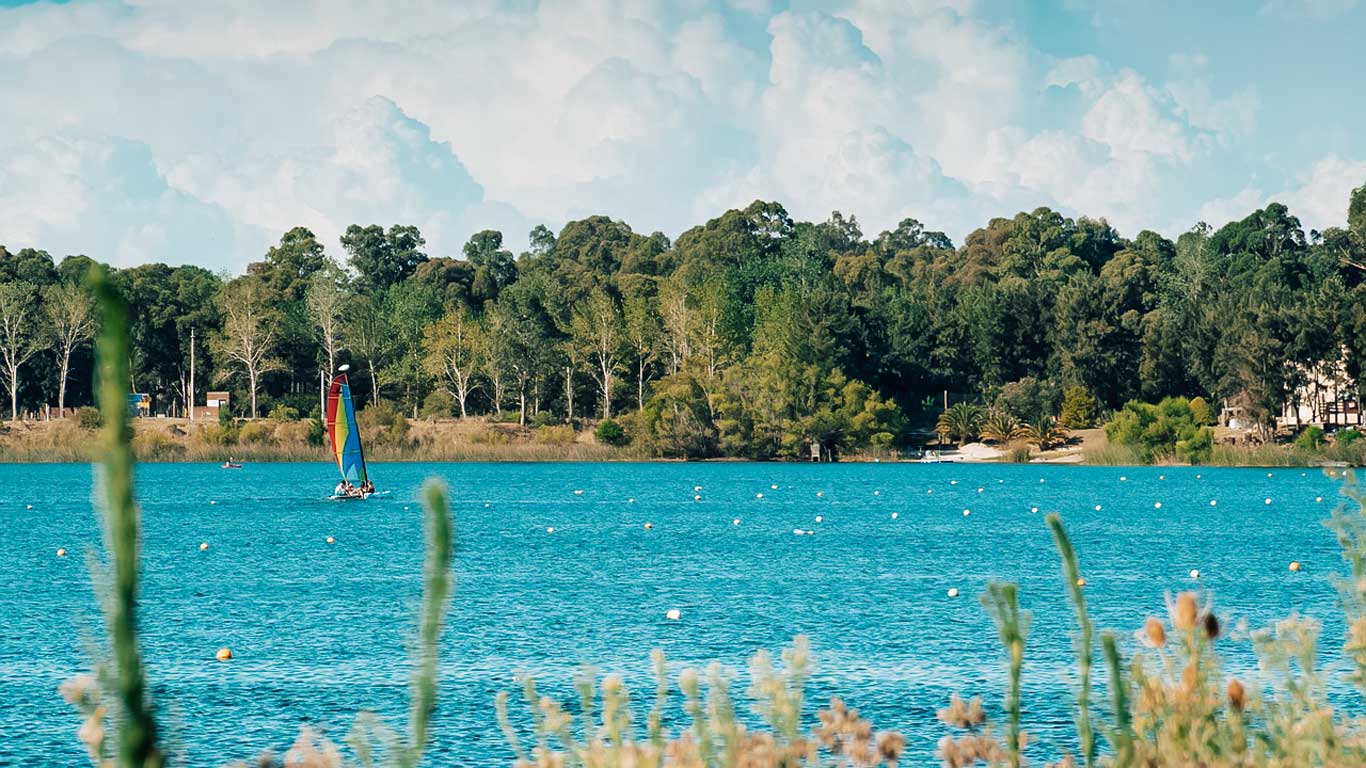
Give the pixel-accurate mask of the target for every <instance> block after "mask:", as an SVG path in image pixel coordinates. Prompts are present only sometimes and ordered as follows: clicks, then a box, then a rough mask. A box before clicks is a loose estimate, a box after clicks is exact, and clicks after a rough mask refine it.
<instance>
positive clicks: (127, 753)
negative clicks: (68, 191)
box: [93, 274, 164, 768]
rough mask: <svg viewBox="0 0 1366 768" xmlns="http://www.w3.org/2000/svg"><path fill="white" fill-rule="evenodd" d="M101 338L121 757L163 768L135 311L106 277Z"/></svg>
mask: <svg viewBox="0 0 1366 768" xmlns="http://www.w3.org/2000/svg"><path fill="white" fill-rule="evenodd" d="M93 287H94V291H95V296H96V298H97V299H98V301H99V308H100V320H101V331H100V335H99V339H98V340H97V341H96V344H95V354H96V358H97V360H98V364H99V401H100V410H101V411H102V413H103V415H104V444H105V445H104V448H105V459H104V491H105V504H104V507H105V509H104V514H105V535H106V537H107V538H108V546H109V553H110V557H112V558H113V561H114V568H113V589H112V595H111V599H109V600H107V601H105V622H106V623H107V625H108V629H109V636H110V639H111V645H112V651H113V662H114V680H115V688H116V693H117V698H118V702H119V705H120V709H121V715H122V717H121V718H120V721H119V724H118V746H117V750H116V754H117V756H118V765H119V766H120V767H121V768H159V766H161V765H162V763H163V762H164V760H163V757H162V754H161V750H160V748H159V747H158V746H157V724H156V718H155V716H154V715H153V713H152V706H151V703H150V702H149V700H148V696H147V680H146V674H145V672H144V670H143V664H142V654H141V652H140V651H139V649H138V624H137V599H138V570H139V568H138V557H139V552H138V548H139V544H140V539H141V520H140V515H139V511H138V507H137V504H136V503H135V502H134V500H133V449H132V447H131V445H130V444H129V440H128V415H127V410H126V409H127V403H128V397H127V391H126V390H125V388H124V383H125V382H127V381H128V326H127V324H128V307H127V305H126V304H125V303H124V301H123V297H121V296H120V295H119V294H118V291H116V290H115V289H114V287H113V286H112V285H110V284H109V281H108V278H107V277H106V276H105V275H104V274H99V275H97V276H96V277H95V279H94V286H93Z"/></svg>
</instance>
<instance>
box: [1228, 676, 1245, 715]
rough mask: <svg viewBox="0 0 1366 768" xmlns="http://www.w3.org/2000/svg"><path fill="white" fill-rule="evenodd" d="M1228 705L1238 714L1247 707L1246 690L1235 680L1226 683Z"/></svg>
mask: <svg viewBox="0 0 1366 768" xmlns="http://www.w3.org/2000/svg"><path fill="white" fill-rule="evenodd" d="M1228 705H1229V706H1230V707H1233V708H1234V709H1236V710H1237V711H1239V712H1242V711H1243V707H1245V706H1247V689H1246V688H1244V687H1243V684H1242V683H1240V682H1238V681H1237V680H1230V681H1228Z"/></svg>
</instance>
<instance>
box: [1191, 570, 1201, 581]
mask: <svg viewBox="0 0 1366 768" xmlns="http://www.w3.org/2000/svg"><path fill="white" fill-rule="evenodd" d="M1191 578H1192V579H1198V578H1200V569H1199V568H1192V569H1191Z"/></svg>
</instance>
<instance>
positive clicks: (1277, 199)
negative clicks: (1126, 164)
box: [1200, 154, 1366, 231]
mask: <svg viewBox="0 0 1366 768" xmlns="http://www.w3.org/2000/svg"><path fill="white" fill-rule="evenodd" d="M1363 183H1366V160H1348V159H1346V158H1343V157H1340V156H1338V155H1335V154H1330V155H1326V156H1325V157H1323V158H1322V159H1320V160H1319V161H1318V162H1316V163H1315V164H1314V166H1313V167H1312V168H1311V169H1310V170H1309V172H1308V173H1307V174H1306V175H1305V176H1303V177H1301V178H1298V179H1296V180H1294V183H1293V184H1291V185H1290V186H1288V187H1286V188H1284V189H1282V190H1281V191H1279V192H1276V193H1274V194H1266V193H1265V192H1264V191H1263V190H1262V189H1261V188H1259V187H1256V186H1249V187H1245V188H1244V189H1242V190H1240V191H1239V192H1238V193H1237V194H1235V195H1232V196H1230V197H1226V198H1217V199H1215V200H1211V201H1209V202H1208V203H1206V204H1205V205H1204V206H1202V207H1201V209H1200V218H1201V220H1202V221H1205V222H1208V223H1209V224H1211V225H1213V226H1216V227H1217V226H1221V225H1223V224H1225V223H1227V222H1229V221H1235V220H1238V219H1241V218H1243V217H1245V216H1247V215H1248V214H1249V213H1251V212H1252V211H1254V210H1256V209H1258V208H1261V207H1264V206H1266V205H1267V204H1268V203H1281V204H1282V205H1285V206H1286V207H1287V208H1289V209H1290V212H1291V213H1292V214H1294V215H1296V216H1298V217H1299V219H1300V223H1301V224H1303V225H1304V228H1305V229H1306V230H1310V229H1317V230H1319V231H1322V230H1325V229H1327V228H1329V227H1342V226H1346V223H1347V206H1348V203H1349V201H1350V197H1351V194H1352V190H1354V189H1356V188H1357V187H1359V186H1361V185H1362V184H1363Z"/></svg>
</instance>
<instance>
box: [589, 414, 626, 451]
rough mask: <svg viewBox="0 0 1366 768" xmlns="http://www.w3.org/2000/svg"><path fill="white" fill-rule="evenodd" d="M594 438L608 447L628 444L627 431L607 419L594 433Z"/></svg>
mask: <svg viewBox="0 0 1366 768" xmlns="http://www.w3.org/2000/svg"><path fill="white" fill-rule="evenodd" d="M593 436H594V437H596V438H597V439H598V442H599V443H606V444H607V445H625V444H626V430H624V429H622V428H621V425H620V424H618V423H616V422H615V421H612V420H611V419H605V420H604V421H603V422H602V423H601V424H599V425H598V428H597V429H596V430H594V431H593Z"/></svg>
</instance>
